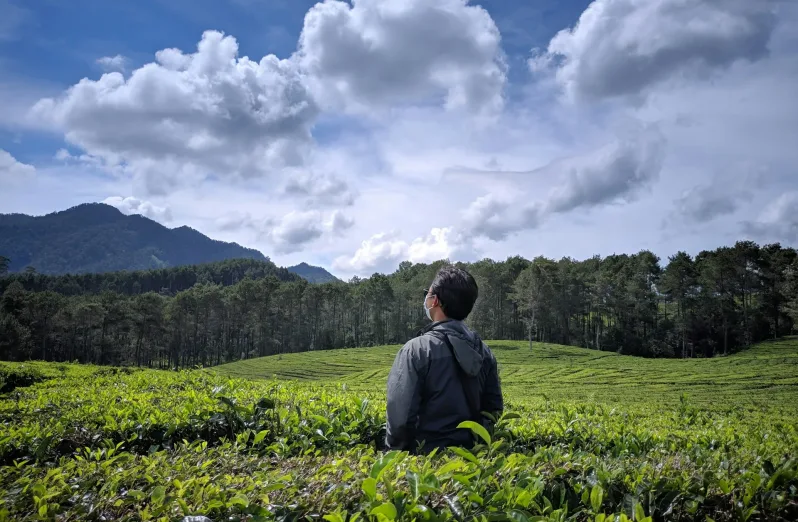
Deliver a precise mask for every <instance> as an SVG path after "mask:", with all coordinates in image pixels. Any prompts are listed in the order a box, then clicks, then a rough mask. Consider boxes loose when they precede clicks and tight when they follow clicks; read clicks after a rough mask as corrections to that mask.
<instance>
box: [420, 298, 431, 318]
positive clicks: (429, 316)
mask: <svg viewBox="0 0 798 522" xmlns="http://www.w3.org/2000/svg"><path fill="white" fill-rule="evenodd" d="M422 304H423V305H424V312H425V313H426V314H427V319H429V320H430V321H432V315H431V314H430V312H429V311H430V310H432V308H427V298H426V297H425V298H424V302H423V303H422Z"/></svg>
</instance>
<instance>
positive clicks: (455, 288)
mask: <svg viewBox="0 0 798 522" xmlns="http://www.w3.org/2000/svg"><path fill="white" fill-rule="evenodd" d="M478 295H479V289H478V288H477V282H476V281H475V280H474V277H473V276H472V275H471V274H469V273H468V272H466V271H465V270H463V269H462V268H456V267H454V266H445V267H443V268H441V269H440V270H439V271H438V274H437V275H436V276H435V279H434V280H433V281H432V284H431V285H430V287H429V290H427V293H426V295H425V297H424V307H425V308H428V309H430V318H431V319H432V320H433V321H442V320H444V319H447V318H448V319H455V320H457V321H464V320H465V318H466V317H468V314H470V313H471V310H472V309H473V308H474V303H475V302H476V300H477V296H478Z"/></svg>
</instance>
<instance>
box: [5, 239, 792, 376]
mask: <svg viewBox="0 0 798 522" xmlns="http://www.w3.org/2000/svg"><path fill="white" fill-rule="evenodd" d="M0 261H2V265H3V266H0V270H3V271H5V269H4V268H3V267H7V266H8V260H7V259H6V258H2V260H0ZM445 263H447V261H439V262H436V263H432V264H411V263H409V262H403V263H401V264H400V265H399V267H398V269H397V270H396V271H395V272H394V273H392V274H390V275H382V274H374V275H373V276H371V277H369V278H366V279H360V278H353V279H352V280H350V281H348V282H331V283H324V284H312V283H309V282H307V281H306V280H303V279H301V278H299V277H297V276H295V275H294V274H290V273H288V272H287V271H285V270H284V269H278V268H276V267H274V265H272V264H271V263H266V264H264V263H263V262H260V261H255V260H232V261H225V262H221V263H212V264H208V265H195V266H183V267H176V268H169V269H159V270H149V271H140V272H116V273H107V274H86V275H80V276H69V275H65V276H45V275H41V274H36V273H35V272H33V271H29V272H27V273H22V274H6V275H4V276H2V277H0V290H2V298H0V356H1V357H2V358H3V359H5V360H12V361H22V360H30V359H35V360H46V361H62V362H63V361H77V362H83V363H95V364H106V365H137V366H147V367H155V368H186V367H194V366H210V365H217V364H222V363H225V362H230V361H235V360H239V359H244V358H251V357H259V356H265V355H275V354H283V353H291V352H301V351H310V350H330V349H336V348H345V347H358V346H377V345H386V344H398V343H404V342H406V341H407V340H408V339H410V338H411V337H413V336H414V335H415V333H416V332H417V331H418V329H419V328H421V327H422V326H423V325H424V324H425V317H424V312H423V309H422V304H421V303H422V297H423V296H422V290H423V289H425V288H427V286H428V285H429V283H430V282H431V280H432V278H433V277H434V274H435V272H436V271H437V269H438V268H439V267H440V266H442V265H443V264H445ZM458 265H460V266H464V267H465V268H466V269H467V270H469V271H470V272H471V273H472V274H473V275H474V276H475V278H476V280H477V282H478V284H479V292H480V297H479V300H478V301H477V304H476V306H475V308H474V311H473V312H472V314H471V316H470V317H469V319H468V323H469V324H470V325H471V326H472V327H473V328H475V329H476V330H477V331H478V332H479V333H480V335H481V336H482V338H484V339H505V340H529V341H530V347H531V346H532V343H533V342H547V343H558V344H566V345H572V346H581V347H585V348H590V349H594V350H603V351H614V352H618V353H622V354H628V355H638V356H644V357H712V356H716V355H727V354H730V353H733V352H735V351H739V350H741V349H743V348H745V347H748V346H750V345H751V344H753V343H755V342H758V341H761V340H765V339H773V338H777V337H780V336H783V335H787V334H790V333H791V332H793V331H794V326H795V325H796V324H798V255H797V254H796V251H795V249H793V248H787V247H783V246H781V245H779V244H771V245H764V246H760V245H757V244H755V243H753V242H750V241H741V242H737V243H736V244H735V245H734V246H731V247H728V246H727V247H721V248H718V249H715V250H707V251H702V252H700V253H699V254H698V255H696V256H695V257H693V256H690V255H688V254H687V253H684V252H678V253H676V254H675V255H673V256H670V257H669V258H668V259H667V260H664V261H663V260H661V259H659V258H658V257H657V256H656V255H654V254H653V253H651V252H649V251H641V252H639V253H637V254H632V255H627V254H623V255H611V256H607V257H603V258H602V257H599V256H595V257H592V258H590V259H585V260H581V261H579V260H574V259H570V258H563V259H560V260H552V259H547V258H545V257H537V258H535V259H533V260H531V261H530V260H527V259H524V258H522V257H517V256H516V257H511V258H509V259H507V260H505V261H493V260H490V259H485V260H482V261H479V262H475V263H466V264H462V263H458Z"/></svg>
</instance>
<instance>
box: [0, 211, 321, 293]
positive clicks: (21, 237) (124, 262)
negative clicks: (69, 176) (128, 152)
mask: <svg viewBox="0 0 798 522" xmlns="http://www.w3.org/2000/svg"><path fill="white" fill-rule="evenodd" d="M0 255H2V256H5V257H6V258H8V259H9V260H10V263H9V266H8V269H9V272H12V273H13V272H20V271H23V270H25V269H26V268H28V267H33V268H34V269H35V270H36V271H37V272H39V273H42V274H47V275H63V274H86V273H107V272H117V271H123V270H127V271H131V270H148V269H153V268H167V267H177V266H185V265H198V264H206V263H214V262H218V261H224V260H228V259H254V260H259V261H271V260H270V259H269V257H268V256H265V255H264V254H263V253H262V252H260V251H259V250H256V249H253V248H247V247H244V246H242V245H239V244H238V243H235V242H226V241H220V240H217V239H213V238H210V237H208V236H206V235H205V234H203V233H202V232H200V231H198V230H196V229H194V228H192V227H189V226H186V225H183V226H180V227H175V228H168V227H166V226H164V225H162V224H160V223H158V222H156V221H153V220H152V219H149V218H147V217H145V216H142V215H140V214H131V215H126V214H124V213H122V212H121V211H120V210H119V209H117V208H116V207H113V206H111V205H107V204H105V203H83V204H80V205H76V206H74V207H70V208H68V209H65V210H58V211H55V212H51V213H48V214H44V215H39V216H32V215H28V214H22V213H10V214H0ZM288 270H289V271H290V272H292V273H296V274H297V275H299V276H300V277H304V278H305V279H307V280H308V281H310V282H327V281H337V278H335V277H334V276H333V275H332V274H330V273H329V272H327V271H326V270H325V269H324V268H321V267H314V266H312V265H308V264H307V263H300V264H299V265H296V266H294V267H290V268H288Z"/></svg>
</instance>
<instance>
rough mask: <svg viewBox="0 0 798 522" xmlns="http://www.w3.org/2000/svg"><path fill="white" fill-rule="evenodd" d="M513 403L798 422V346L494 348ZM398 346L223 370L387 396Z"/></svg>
mask: <svg viewBox="0 0 798 522" xmlns="http://www.w3.org/2000/svg"><path fill="white" fill-rule="evenodd" d="M488 344H489V346H490V347H491V349H492V350H493V352H494V354H495V355H496V358H497V360H498V363H499V371H500V376H501V380H502V387H503V389H504V391H505V394H506V395H507V397H508V399H509V400H510V401H511V402H515V403H529V402H532V403H537V402H538V401H541V400H545V399H546V398H548V399H550V400H552V401H561V400H565V401H588V402H600V403H603V404H614V403H617V404H619V405H628V404H629V403H642V404H643V405H648V404H650V403H651V402H652V401H653V402H657V403H669V404H673V403H676V402H678V401H679V400H680V396H681V395H682V394H683V393H687V394H689V395H690V400H691V401H694V402H696V403H700V404H701V406H702V407H703V408H710V409H713V410H721V411H728V410H732V409H739V408H741V407H745V408H754V409H756V408H759V407H760V406H761V407H766V409H767V410H768V411H769V412H770V413H772V414H776V415H784V416H786V418H792V419H798V401H797V400H796V398H798V340H786V341H777V342H769V343H764V344H762V345H759V346H758V347H756V348H755V349H752V350H747V351H744V352H741V353H738V354H736V355H732V356H729V357H717V358H714V359H644V358H639V357H628V356H623V355H617V354H615V353H611V352H599V351H594V350H586V349H583V348H571V347H567V346H558V345H547V344H535V345H534V347H533V348H532V349H530V348H529V344H528V343H526V342H510V341H489V342H488ZM398 349H399V347H398V346H384V347H375V348H355V349H346V350H330V351H321V352H304V353H297V354H289V355H284V356H274V357H261V358H258V359H250V360H245V361H239V362H235V363H230V364H225V365H222V366H217V367H214V368H213V369H212V371H215V372H218V373H220V374H222V375H226V376H230V377H238V378H246V379H279V380H295V381H302V382H308V381H318V383H330V382H332V383H340V382H343V383H346V384H347V386H348V387H349V388H350V389H353V390H355V391H377V392H383V391H384V388H385V382H386V380H387V378H388V371H389V370H390V368H391V364H392V363H393V359H394V356H395V355H396V352H397V351H398Z"/></svg>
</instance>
